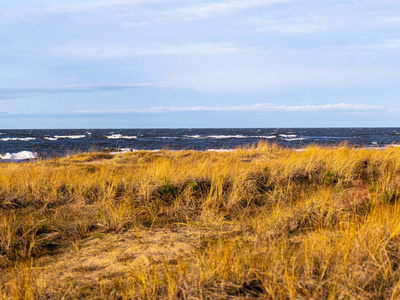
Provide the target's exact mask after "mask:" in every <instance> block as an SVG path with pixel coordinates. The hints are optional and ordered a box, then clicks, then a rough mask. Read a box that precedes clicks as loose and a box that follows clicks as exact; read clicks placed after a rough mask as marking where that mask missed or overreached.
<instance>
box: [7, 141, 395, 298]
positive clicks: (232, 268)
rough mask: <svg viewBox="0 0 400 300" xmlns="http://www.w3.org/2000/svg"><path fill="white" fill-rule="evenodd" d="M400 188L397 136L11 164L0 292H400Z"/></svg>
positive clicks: (101, 294) (64, 294)
mask: <svg viewBox="0 0 400 300" xmlns="http://www.w3.org/2000/svg"><path fill="white" fill-rule="evenodd" d="M399 188H400V149H398V148H394V147H393V148H388V149H384V150H365V149H352V148H351V147H350V146H348V145H346V144H342V145H339V146H338V147H336V148H325V147H319V146H309V147H307V148H306V149H303V150H302V151H295V150H291V149H285V148H282V147H279V146H278V145H275V144H267V143H259V144H258V145H257V146H253V147H243V148H238V149H235V150H234V151H231V152H195V151H177V152H173V151H167V150H165V151H160V152H146V151H139V152H132V153H125V154H118V155H111V154H105V153H96V152H93V153H85V154H78V155H73V156H68V157H65V158H57V159H52V160H44V161H34V162H29V163H3V164H0V299H10V298H11V299H62V298H63V299H82V298H87V299H242V298H243V299H251V298H256V297H262V298H263V299H311V298H313V299H397V298H399V297H400V283H399V282H400V281H399V278H400V270H399V265H400V238H399V237H400V194H399V192H400V189H399ZM398 191H399V192H398Z"/></svg>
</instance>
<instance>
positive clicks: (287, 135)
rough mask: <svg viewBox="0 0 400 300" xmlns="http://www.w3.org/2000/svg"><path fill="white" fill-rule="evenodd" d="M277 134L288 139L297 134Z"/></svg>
mask: <svg viewBox="0 0 400 300" xmlns="http://www.w3.org/2000/svg"><path fill="white" fill-rule="evenodd" d="M279 136H281V137H283V138H289V139H290V138H295V137H296V136H297V135H295V134H280V135H279Z"/></svg>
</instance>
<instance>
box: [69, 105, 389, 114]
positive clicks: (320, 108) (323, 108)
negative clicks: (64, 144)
mask: <svg viewBox="0 0 400 300" xmlns="http://www.w3.org/2000/svg"><path fill="white" fill-rule="evenodd" d="M385 108H386V107H385V106H380V105H368V104H346V103H338V104H317V105H293V106H290V105H279V104H274V103H258V104H251V105H232V106H159V107H151V108H145V109H127V110H81V111H75V112H74V113H76V114H126V113H144V114H148V113H150V114H152V113H170V112H210V111H216V112H224V111H225V112H229V111H247V112H259V111H264V112H272V111H280V112H366V111H377V110H384V109H385Z"/></svg>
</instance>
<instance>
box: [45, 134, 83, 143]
mask: <svg viewBox="0 0 400 300" xmlns="http://www.w3.org/2000/svg"><path fill="white" fill-rule="evenodd" d="M85 137H86V135H84V134H77V135H55V136H53V137H44V139H45V140H48V141H57V140H58V139H73V140H75V139H82V138H85Z"/></svg>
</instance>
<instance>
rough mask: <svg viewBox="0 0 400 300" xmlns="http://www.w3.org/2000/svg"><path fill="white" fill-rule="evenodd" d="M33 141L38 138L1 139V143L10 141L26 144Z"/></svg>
mask: <svg viewBox="0 0 400 300" xmlns="http://www.w3.org/2000/svg"><path fill="white" fill-rule="evenodd" d="M33 140H36V138H34V137H26V138H9V137H8V138H2V139H0V141H3V142H8V141H24V142H26V141H33Z"/></svg>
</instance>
